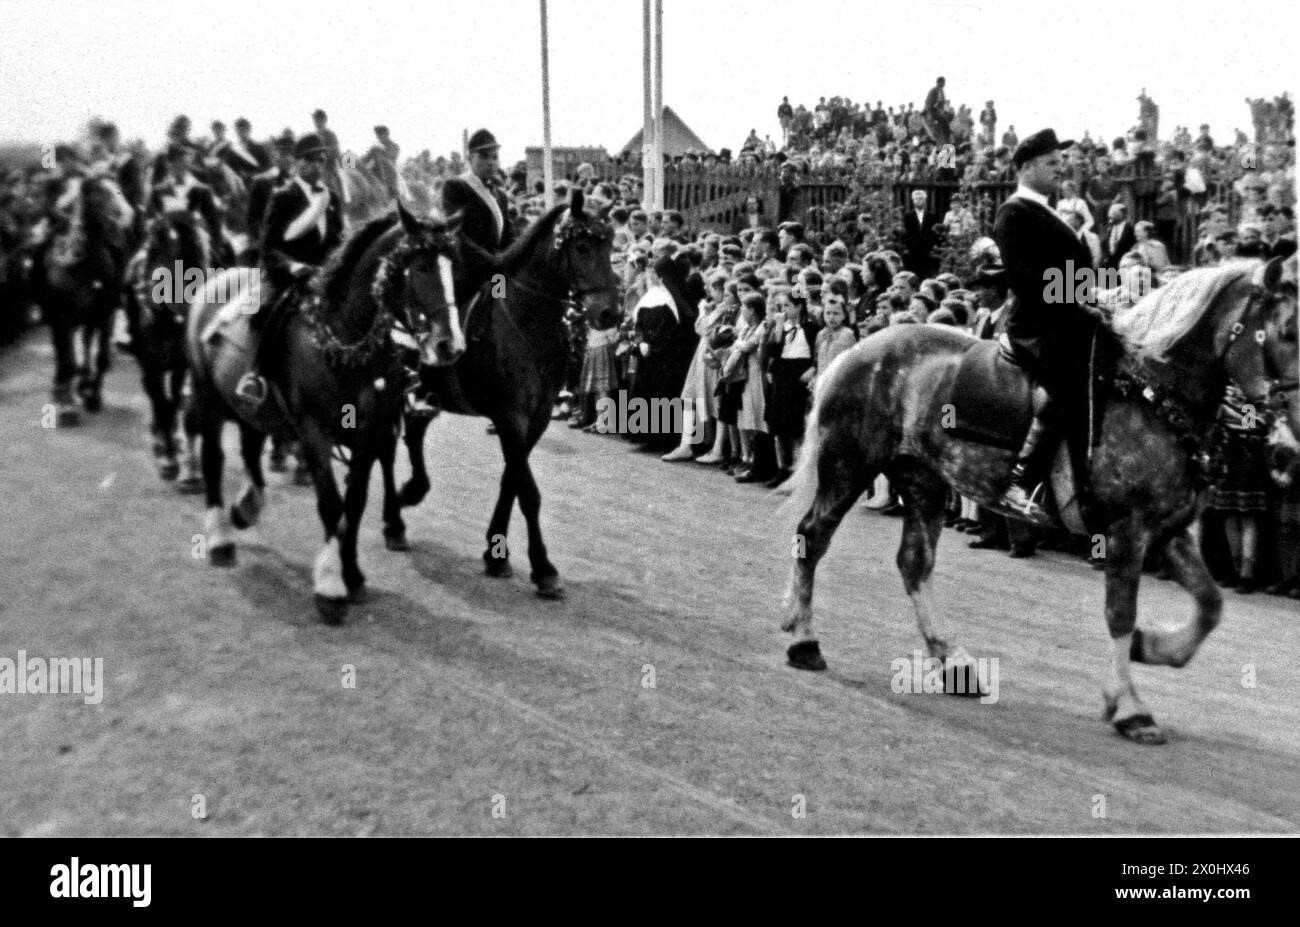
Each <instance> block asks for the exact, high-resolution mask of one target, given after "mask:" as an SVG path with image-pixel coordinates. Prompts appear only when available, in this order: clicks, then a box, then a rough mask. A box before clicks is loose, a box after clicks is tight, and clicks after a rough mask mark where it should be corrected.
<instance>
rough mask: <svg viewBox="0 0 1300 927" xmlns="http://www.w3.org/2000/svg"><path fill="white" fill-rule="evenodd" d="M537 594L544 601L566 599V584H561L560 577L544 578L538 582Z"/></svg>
mask: <svg viewBox="0 0 1300 927" xmlns="http://www.w3.org/2000/svg"><path fill="white" fill-rule="evenodd" d="M536 592H537V594H538V595H539V596H541V597H542V598H543V599H562V598H564V583H562V582H560V577H558V576H543V577H542V578H541V579H539V580H537V589H536Z"/></svg>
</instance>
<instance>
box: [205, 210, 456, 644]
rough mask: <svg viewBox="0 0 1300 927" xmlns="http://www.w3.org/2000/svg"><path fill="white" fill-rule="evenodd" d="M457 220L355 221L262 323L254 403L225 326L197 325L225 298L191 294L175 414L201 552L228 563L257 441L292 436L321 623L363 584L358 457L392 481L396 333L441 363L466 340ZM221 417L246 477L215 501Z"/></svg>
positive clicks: (258, 452)
mask: <svg viewBox="0 0 1300 927" xmlns="http://www.w3.org/2000/svg"><path fill="white" fill-rule="evenodd" d="M459 224H460V219H459V217H452V218H451V219H446V220H444V219H442V218H432V219H429V220H425V221H421V220H417V219H416V218H414V217H413V216H411V214H410V213H409V212H407V211H406V209H405V208H404V207H402V205H401V204H400V203H399V204H398V209H397V215H396V216H395V215H393V214H392V213H389V214H387V215H384V216H380V217H378V218H376V219H373V220H372V221H370V222H369V223H367V224H366V225H364V226H361V227H360V228H358V229H356V230H355V231H354V232H353V233H352V234H351V235H350V236H349V237H348V239H347V240H346V241H345V242H344V243H343V244H342V245H340V246H339V248H337V249H336V250H335V252H334V253H333V254H332V255H331V256H330V258H329V260H328V262H327V263H326V265H325V266H324V267H322V268H321V269H320V270H319V271H317V272H316V273H315V274H314V275H313V277H312V280H311V282H310V284H309V285H308V286H307V287H306V288H305V290H306V292H305V293H303V294H302V295H303V301H302V305H301V307H300V308H299V310H298V311H297V312H294V313H292V314H288V317H287V320H285V321H284V322H283V323H282V324H281V325H276V324H275V323H274V320H273V321H272V323H271V324H268V326H267V328H268V332H267V334H268V336H269V335H270V333H271V329H273V328H276V329H281V332H280V334H279V336H278V337H277V339H276V343H275V345H274V347H273V349H272V350H271V351H269V352H268V354H269V357H268V364H267V365H266V367H265V369H264V370H263V373H264V375H265V376H266V377H267V380H268V382H269V385H270V392H271V395H270V396H269V397H268V398H267V400H266V401H265V402H264V403H263V404H262V405H261V407H259V408H258V409H257V410H256V411H253V410H251V409H250V408H249V407H248V406H247V404H246V403H244V402H243V401H242V400H240V399H238V398H237V397H236V396H235V388H236V385H237V384H238V381H239V379H240V377H241V376H242V375H243V373H244V371H245V370H246V369H247V355H246V354H245V353H244V352H242V351H240V350H238V349H237V348H236V347H235V346H234V345H233V344H231V343H228V342H227V341H226V340H225V339H224V338H219V339H215V341H214V340H213V339H211V338H210V337H209V334H210V332H211V331H212V329H211V328H210V326H215V325H217V324H219V323H220V319H217V314H218V313H219V312H221V311H223V306H224V305H225V304H223V302H222V301H221V300H220V299H209V298H208V296H209V292H205V294H204V296H202V297H201V298H200V299H199V300H198V301H196V303H195V304H194V306H193V308H192V309H191V311H190V317H189V321H188V324H187V328H186V338H185V348H186V355H187V357H188V359H189V363H190V370H191V373H192V375H193V378H194V395H193V397H192V398H193V404H192V406H191V409H190V410H189V412H188V413H187V414H189V415H192V416H193V417H194V427H196V428H197V430H198V431H199V432H200V434H201V435H202V442H203V446H202V460H203V476H204V481H205V485H206V492H207V513H206V516H205V523H204V539H205V546H206V549H207V555H208V559H209V562H210V563H211V564H213V565H214V566H219V567H229V566H233V565H234V564H235V562H236V558H237V555H236V551H235V542H234V535H233V533H232V531H231V526H232V525H233V527H234V528H237V529H243V528H247V527H249V526H251V525H253V524H255V523H256V522H257V519H258V517H259V515H260V512H261V510H262V506H263V502H264V491H265V481H264V477H263V474H262V465H261V456H262V447H263V445H264V443H265V440H266V437H267V435H268V434H273V435H276V436H278V437H281V438H285V439H296V440H298V441H299V442H300V446H301V449H302V452H303V454H304V456H305V457H306V460H307V464H308V466H309V467H310V469H311V474H312V482H313V484H314V486H315V489H316V509H317V513H318V514H319V516H320V519H321V523H322V525H323V526H324V529H325V544H324V547H323V548H322V549H321V551H320V553H319V555H318V556H317V557H316V561H315V566H314V568H313V590H314V593H315V601H316V607H317V610H318V611H319V613H320V616H321V618H322V619H323V620H325V621H326V622H328V623H331V624H334V623H338V622H340V621H342V620H343V618H344V617H345V615H346V612H347V606H348V602H349V601H350V600H355V599H357V598H358V597H359V596H360V595H361V594H362V593H363V591H364V586H365V575H364V574H363V573H362V571H361V569H360V567H359V566H358V565H357V554H356V545H357V531H358V528H359V526H360V523H361V516H362V514H363V512H364V510H365V505H366V495H367V491H368V489H369V482H370V471H371V468H372V466H373V465H374V462H375V460H376V458H379V459H382V460H385V461H386V462H387V463H386V465H385V471H384V472H385V479H386V481H387V483H391V473H392V458H393V455H394V453H395V451H396V447H397V435H398V431H399V428H400V425H401V410H402V407H403V405H404V402H405V393H404V392H403V384H404V382H405V380H404V377H405V368H404V366H403V363H402V359H401V357H402V355H401V353H400V352H399V350H398V347H397V345H396V344H395V343H394V341H393V338H394V333H395V332H399V333H402V336H403V337H404V338H405V339H406V340H408V341H410V342H411V343H413V344H414V345H415V346H416V347H417V348H418V350H419V354H420V358H421V361H422V362H423V363H426V364H430V365H436V364H446V363H452V362H454V361H455V360H456V359H457V358H459V357H460V355H461V354H462V353H464V350H465V340H464V335H463V334H462V332H461V330H460V327H459V318H458V316H457V314H456V312H455V308H454V307H455V290H454V286H453V283H452V280H453V274H454V268H455V266H456V264H457V263H458V262H459V242H458V240H457V239H456V237H455V234H456V230H457V228H458V226H459ZM229 273H239V271H238V270H234V271H230V272H229ZM211 289H213V288H210V290H211ZM216 289H219V287H217V288H216ZM238 298H239V297H237V299H238ZM234 308H235V309H236V310H238V309H239V306H238V305H236V306H235V307H234ZM226 311H227V312H228V311H229V310H228V309H227V310H226ZM281 317H282V318H283V316H281ZM214 319H216V321H215V322H214ZM231 332H232V334H231V338H232V340H238V338H239V337H240V335H239V332H240V329H238V328H234V329H232V330H231ZM231 419H234V420H236V421H238V423H239V427H240V438H241V456H242V457H243V462H244V467H245V470H246V473H247V478H248V482H246V484H245V486H244V488H243V490H242V491H241V493H240V496H239V498H238V500H237V501H236V503H235V504H234V505H233V506H232V507H231V509H230V511H229V512H228V513H227V511H226V510H225V507H224V503H223V501H222V492H221V474H222V466H223V463H224V460H223V454H222V449H221V430H222V426H223V424H224V423H225V422H226V421H228V420H231ZM336 446H341V447H345V448H347V449H349V450H350V452H351V454H350V458H349V459H348V461H347V463H348V472H347V494H346V498H344V497H342V496H340V494H339V490H338V486H337V484H336V482H335V479H334V473H333V471H332V469H331V467H330V461H331V455H332V452H333V450H334V448H335V447H336ZM385 490H386V493H385V511H384V517H385V522H388V521H389V520H390V519H394V518H395V519H398V520H399V522H400V511H399V510H398V509H397V506H396V494H395V490H394V489H393V487H392V486H391V485H387V484H386V486H385ZM390 499H391V500H392V506H391V507H390V505H389V500H390ZM387 530H388V529H387V528H386V531H387Z"/></svg>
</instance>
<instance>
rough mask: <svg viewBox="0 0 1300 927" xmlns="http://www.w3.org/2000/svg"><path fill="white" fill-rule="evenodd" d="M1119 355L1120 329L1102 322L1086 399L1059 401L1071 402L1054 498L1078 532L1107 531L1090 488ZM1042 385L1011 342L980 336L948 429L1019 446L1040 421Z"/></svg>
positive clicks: (1083, 389)
mask: <svg viewBox="0 0 1300 927" xmlns="http://www.w3.org/2000/svg"><path fill="white" fill-rule="evenodd" d="M1118 356H1119V346H1118V342H1117V341H1116V340H1115V338H1114V336H1113V335H1112V334H1111V333H1110V331H1109V329H1103V328H1099V329H1098V330H1097V332H1096V333H1095V334H1094V335H1093V343H1092V352H1091V357H1092V360H1091V363H1090V364H1089V365H1088V373H1087V376H1088V382H1087V383H1086V384H1081V385H1080V388H1079V390H1078V393H1077V396H1078V397H1079V398H1078V399H1077V400H1074V401H1070V400H1068V399H1065V398H1064V397H1062V398H1058V399H1057V400H1056V401H1058V402H1062V401H1064V402H1066V403H1067V405H1066V407H1065V408H1064V409H1061V410H1059V411H1060V414H1059V418H1060V420H1061V421H1063V422H1065V429H1064V435H1063V438H1064V441H1063V444H1062V447H1061V449H1060V453H1059V454H1058V456H1057V461H1056V464H1055V466H1054V468H1053V472H1052V488H1053V490H1054V496H1055V500H1054V501H1055V502H1056V508H1057V511H1058V514H1059V515H1060V516H1061V519H1062V521H1064V522H1065V526H1066V527H1067V528H1070V529H1071V530H1073V531H1077V532H1085V533H1095V532H1096V531H1097V530H1101V529H1100V527H1098V525H1097V524H1096V523H1095V521H1096V517H1097V516H1096V514H1095V512H1094V509H1095V506H1094V503H1093V500H1092V498H1091V494H1090V493H1089V462H1090V459H1091V451H1092V448H1094V447H1096V446H1097V444H1098V442H1099V441H1100V440H1101V424H1102V419H1103V416H1104V414H1105V409H1106V397H1107V386H1108V385H1109V383H1110V381H1111V376H1112V372H1113V370H1114V366H1115V363H1116V360H1117V358H1118ZM1035 389H1036V387H1035V384H1034V381H1033V380H1032V378H1031V377H1030V376H1029V374H1028V373H1026V372H1025V370H1024V369H1023V368H1022V367H1020V366H1018V365H1017V364H1016V362H1015V360H1014V355H1012V353H1011V351H1010V350H1009V348H1008V346H1007V345H1006V344H1005V343H1003V342H1001V341H998V340H986V341H979V342H976V343H975V344H974V345H972V346H971V348H970V349H969V350H968V351H967V352H966V353H965V355H963V357H962V360H961V363H960V365H959V366H958V369H957V379H956V380H955V382H954V384H953V391H952V395H953V397H954V403H953V405H954V413H955V415H954V418H955V424H954V425H953V427H951V428H949V429H948V431H949V433H950V434H951V435H952V436H953V437H956V438H961V439H962V440H965V441H973V442H976V443H978V444H985V445H989V446H991V447H998V448H1002V449H1004V450H1009V451H1019V450H1020V449H1021V447H1022V446H1023V444H1024V440H1025V436H1026V434H1028V432H1029V427H1030V425H1031V424H1032V422H1033V417H1034V404H1035ZM1042 398H1044V397H1042V396H1040V397H1038V399H1039V401H1041V400H1042Z"/></svg>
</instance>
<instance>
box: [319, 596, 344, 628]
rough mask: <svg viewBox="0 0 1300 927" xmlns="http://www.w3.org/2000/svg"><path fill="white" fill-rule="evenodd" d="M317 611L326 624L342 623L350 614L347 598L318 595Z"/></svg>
mask: <svg viewBox="0 0 1300 927" xmlns="http://www.w3.org/2000/svg"><path fill="white" fill-rule="evenodd" d="M316 611H317V612H318V613H319V614H320V618H321V621H323V622H325V623H326V624H342V623H343V619H344V618H345V617H347V614H348V600H347V599H332V598H330V597H329V596H324V595H318V596H316Z"/></svg>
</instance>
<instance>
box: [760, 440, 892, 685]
mask: <svg viewBox="0 0 1300 927" xmlns="http://www.w3.org/2000/svg"><path fill="white" fill-rule="evenodd" d="M853 460H854V458H852V457H849V456H842V455H837V454H827V453H819V454H818V459H817V461H816V462H815V463H814V464H810V466H815V467H816V470H814V471H813V472H812V473H808V474H804V475H803V476H802V478H803V479H811V478H815V479H816V480H817V494H816V496H815V497H814V498H813V501H812V504H811V505H810V506H809V507H808V511H807V512H806V513H805V514H804V516H803V518H802V519H801V520H800V521H799V526H798V529H797V531H796V533H795V536H794V538H793V541H792V553H793V556H794V560H793V564H792V566H791V571H790V582H789V585H788V586H787V587H786V592H785V607H786V609H787V611H788V615H787V617H786V619H785V621H783V622H782V623H781V630H783V631H789V632H791V633H793V634H794V637H795V641H794V643H793V644H791V645H790V646H789V648H787V650H786V659H787V660H788V661H789V663H790V665H791V666H793V667H795V668H796V669H805V670H824V669H826V661H825V660H824V659H823V658H822V654H821V646H820V645H819V644H818V643H817V636H816V635H815V634H814V633H813V612H812V600H813V583H814V580H815V578H816V573H817V564H818V563H819V562H821V559H822V557H823V556H825V554H826V551H827V550H828V549H829V548H830V546H831V538H832V537H834V535H835V531H836V529H837V528H839V525H840V522H841V521H842V520H843V519H844V516H845V515H846V514H847V513H848V512H849V510H850V509H852V508H853V503H854V502H856V501H857V500H858V497H859V496H861V495H862V493H863V491H864V490H865V489H866V487H867V485H868V484H869V483H870V482H871V479H872V475H869V474H868V473H867V472H866V471H865V470H863V469H862V468H861V467H859V466H856V465H855V464H854V463H853V462H852V461H853ZM797 491H798V490H796V492H797Z"/></svg>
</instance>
